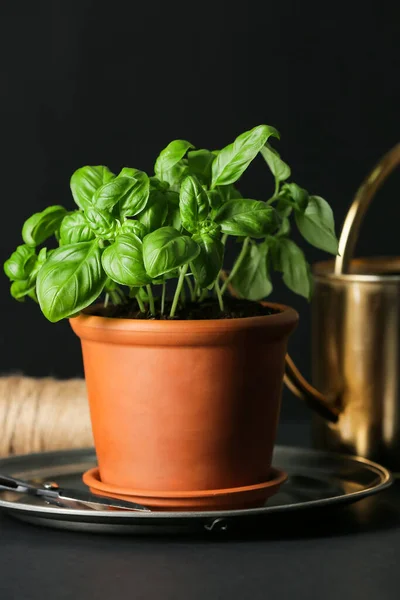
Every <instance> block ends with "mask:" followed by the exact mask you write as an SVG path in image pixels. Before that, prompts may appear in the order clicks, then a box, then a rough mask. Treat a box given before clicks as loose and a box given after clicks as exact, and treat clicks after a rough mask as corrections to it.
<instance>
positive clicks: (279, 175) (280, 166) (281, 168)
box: [261, 143, 291, 181]
mask: <svg viewBox="0 0 400 600" xmlns="http://www.w3.org/2000/svg"><path fill="white" fill-rule="evenodd" d="M261 154H262V156H263V158H264V160H265V162H266V163H267V165H268V166H269V169H270V171H271V173H272V175H273V176H274V177H275V179H276V180H277V181H285V179H288V178H289V177H290V173H291V171H290V167H289V165H287V164H286V163H285V162H284V161H283V160H282V159H281V157H280V156H279V154H278V152H277V151H276V150H275V149H274V148H272V146H270V145H269V144H268V143H267V144H265V146H264V147H263V148H261Z"/></svg>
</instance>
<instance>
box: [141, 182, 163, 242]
mask: <svg viewBox="0 0 400 600" xmlns="http://www.w3.org/2000/svg"><path fill="white" fill-rule="evenodd" d="M167 215H168V203H167V196H166V194H165V193H164V192H159V191H157V190H154V191H152V192H151V193H150V196H149V200H148V202H147V205H146V208H145V209H144V210H142V212H141V213H139V214H138V216H137V219H138V221H140V223H142V224H143V225H144V226H145V227H146V229H147V231H149V232H151V231H155V230H156V229H159V228H160V227H162V226H163V225H164V223H165V220H166V218H167Z"/></svg>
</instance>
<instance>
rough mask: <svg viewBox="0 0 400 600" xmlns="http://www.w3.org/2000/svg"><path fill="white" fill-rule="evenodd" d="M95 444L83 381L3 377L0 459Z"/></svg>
mask: <svg viewBox="0 0 400 600" xmlns="http://www.w3.org/2000/svg"><path fill="white" fill-rule="evenodd" d="M92 445H93V438H92V431H91V425H90V416H89V408H88V403H87V395H86V386H85V382H84V380H83V379H69V380H66V381H59V380H57V379H53V378H50V377H48V378H43V379H35V378H31V377H21V376H10V377H0V457H4V456H9V455H11V454H28V453H30V452H45V451H51V450H63V449H72V448H84V447H88V446H92Z"/></svg>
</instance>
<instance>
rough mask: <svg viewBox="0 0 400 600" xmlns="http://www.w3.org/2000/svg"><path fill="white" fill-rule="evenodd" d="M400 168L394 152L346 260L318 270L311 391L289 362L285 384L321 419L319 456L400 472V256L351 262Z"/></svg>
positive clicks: (358, 207) (353, 232)
mask: <svg viewBox="0 0 400 600" xmlns="http://www.w3.org/2000/svg"><path fill="white" fill-rule="evenodd" d="M399 164H400V144H398V145H396V146H395V147H394V148H392V150H390V151H389V152H388V153H387V154H386V155H385V156H384V157H383V158H382V160H381V161H380V162H379V163H378V165H377V166H376V167H375V169H373V171H372V172H371V173H370V175H369V176H368V177H367V179H366V180H365V181H364V183H363V184H362V186H361V187H360V189H359V190H358V192H357V194H356V196H355V199H354V201H353V203H352V205H351V207H350V210H349V212H348V214H347V217H346V219H345V222H344V226H343V230H342V233H341V236H340V240H339V255H338V256H337V257H336V259H335V260H334V261H329V262H322V263H317V264H316V265H315V266H314V269H313V273H314V281H315V287H314V296H313V301H312V305H311V307H312V308H311V310H312V378H313V383H314V385H315V386H316V388H318V389H316V388H314V387H312V386H311V385H310V384H309V383H307V381H305V379H304V378H303V377H302V375H301V374H300V373H299V371H298V369H297V368H296V366H295V365H294V363H293V361H292V360H291V358H290V357H289V356H287V359H286V374H285V383H286V385H287V386H288V387H289V389H290V390H291V391H292V392H294V393H295V394H296V395H297V396H299V397H300V398H302V399H303V400H305V401H306V402H307V403H308V404H309V405H310V406H311V407H312V408H314V409H315V410H316V412H317V413H318V414H317V415H316V416H315V418H314V422H313V438H314V440H313V441H314V445H315V446H316V447H317V448H319V449H324V450H332V451H337V452H345V453H351V454H356V455H359V456H364V457H367V458H370V459H373V460H377V461H379V462H382V463H384V464H385V465H387V466H388V467H391V468H392V469H394V470H400V375H399V371H400V257H395V258H362V259H355V260H354V259H352V255H353V250H354V247H355V243H356V240H357V236H358V232H359V229H360V225H361V223H362V220H363V217H364V215H365V213H366V211H367V208H368V206H369V204H370V202H371V200H372V199H373V197H374V195H375V193H376V191H377V190H378V188H379V187H380V186H381V185H382V183H383V182H384V181H385V179H386V178H387V176H388V175H389V174H390V173H391V172H392V171H393V170H394V169H395V167H396V166H398V165H399Z"/></svg>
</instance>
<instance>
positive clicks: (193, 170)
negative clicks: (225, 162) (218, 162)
mask: <svg viewBox="0 0 400 600" xmlns="http://www.w3.org/2000/svg"><path fill="white" fill-rule="evenodd" d="M214 160H215V154H213V153H212V152H210V151H209V150H191V151H190V152H188V155H187V161H188V167H189V173H190V175H195V176H196V177H197V178H198V179H199V180H200V182H201V183H202V184H203V185H206V186H207V187H208V186H210V185H211V178H212V164H213V162H214Z"/></svg>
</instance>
